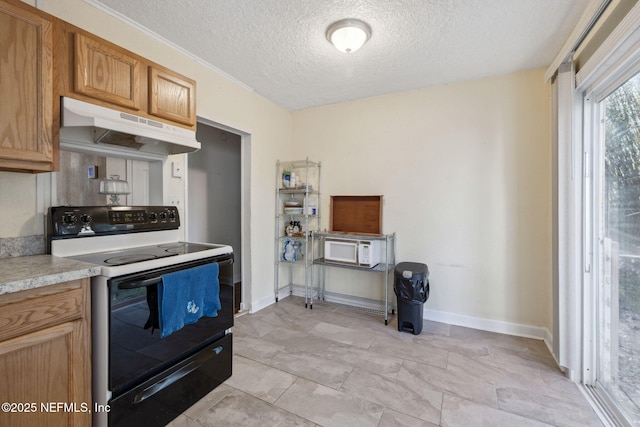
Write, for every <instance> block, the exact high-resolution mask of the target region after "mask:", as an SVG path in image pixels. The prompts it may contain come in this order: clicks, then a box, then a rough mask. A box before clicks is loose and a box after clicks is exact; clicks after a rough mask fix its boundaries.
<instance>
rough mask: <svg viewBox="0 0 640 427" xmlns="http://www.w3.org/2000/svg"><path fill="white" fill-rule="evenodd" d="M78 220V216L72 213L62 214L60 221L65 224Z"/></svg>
mask: <svg viewBox="0 0 640 427" xmlns="http://www.w3.org/2000/svg"><path fill="white" fill-rule="evenodd" d="M77 221H78V217H76V216H75V215H74V214H64V215H63V217H62V223H63V224H65V225H67V224H69V225H71V224H75V223H76V222H77Z"/></svg>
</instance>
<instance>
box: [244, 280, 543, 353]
mask: <svg viewBox="0 0 640 427" xmlns="http://www.w3.org/2000/svg"><path fill="white" fill-rule="evenodd" d="M289 295H290V293H289V288H283V289H280V291H279V292H278V299H279V300H280V299H284V298H286V297H288V296H289ZM293 295H296V296H301V297H304V288H303V287H296V286H294V287H293ZM327 296H329V295H327ZM330 296H331V298H330V299H331V300H332V302H339V303H342V304H346V305H353V306H356V307H359V308H368V306H367V304H366V302H365V303H364V304H363V299H360V298H356V297H350V296H348V295H340V294H333V293H331V295H330ZM273 303H275V297H274V296H273V295H270V296H267V297H265V298H262V299H260V300H258V301H254V302H253V303H252V305H251V311H252V312H256V311H259V310H262V309H263V308H265V307H268V306H270V305H271V304H273ZM423 317H424V319H425V320H430V321H433V322H440V323H446V324H449V325H456V326H463V327H466V328H472V329H479V330H483V331H489V332H496V333H499V334H507V335H515V336H519V337H524V338H533V339H539V340H543V341H544V342H545V344H546V346H547V347H548V348H549V351H550V352H551V354H553V351H552V349H553V337H552V335H551V333H550V332H549V329H547V328H545V327H540V326H531V325H523V324H520V323H512V322H505V321H502V320H493V319H485V318H482V317H475V316H468V315H465V314H458V313H450V312H446V311H439V310H430V309H425V310H424V315H423Z"/></svg>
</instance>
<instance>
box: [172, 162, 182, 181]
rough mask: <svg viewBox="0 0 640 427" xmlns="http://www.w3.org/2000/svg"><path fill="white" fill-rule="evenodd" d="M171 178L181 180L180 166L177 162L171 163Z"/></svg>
mask: <svg viewBox="0 0 640 427" xmlns="http://www.w3.org/2000/svg"><path fill="white" fill-rule="evenodd" d="M171 176H172V177H174V178H182V165H181V164H180V163H178V162H171Z"/></svg>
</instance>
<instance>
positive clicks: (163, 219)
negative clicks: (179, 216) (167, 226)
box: [160, 212, 167, 221]
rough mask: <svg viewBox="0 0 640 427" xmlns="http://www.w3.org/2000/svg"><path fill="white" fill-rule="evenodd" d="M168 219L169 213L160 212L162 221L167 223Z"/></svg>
mask: <svg viewBox="0 0 640 427" xmlns="http://www.w3.org/2000/svg"><path fill="white" fill-rule="evenodd" d="M166 219H167V213H166V212H160V220H161V221H165V220H166Z"/></svg>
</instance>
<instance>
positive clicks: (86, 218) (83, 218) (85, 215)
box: [80, 214, 93, 225]
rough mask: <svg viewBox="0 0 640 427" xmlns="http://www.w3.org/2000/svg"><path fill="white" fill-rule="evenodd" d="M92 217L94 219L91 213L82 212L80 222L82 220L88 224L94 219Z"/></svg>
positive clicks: (84, 223)
mask: <svg viewBox="0 0 640 427" xmlns="http://www.w3.org/2000/svg"><path fill="white" fill-rule="evenodd" d="M92 219H93V218H91V215H87V214H82V215H80V222H81V223H82V224H83V225H87V224H89V223H90V222H91V220H92Z"/></svg>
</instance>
